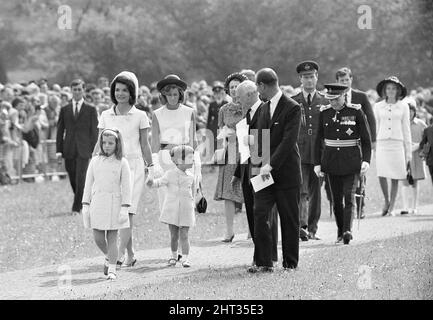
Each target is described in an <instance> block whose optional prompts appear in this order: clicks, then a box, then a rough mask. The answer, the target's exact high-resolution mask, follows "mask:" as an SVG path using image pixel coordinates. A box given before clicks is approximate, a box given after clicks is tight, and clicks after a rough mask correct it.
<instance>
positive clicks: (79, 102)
mask: <svg viewBox="0 0 433 320" xmlns="http://www.w3.org/2000/svg"><path fill="white" fill-rule="evenodd" d="M72 101H75V100H74V99H72ZM83 102H84V98H81V99H80V100H78V101H75V103H78V105H82V104H83Z"/></svg>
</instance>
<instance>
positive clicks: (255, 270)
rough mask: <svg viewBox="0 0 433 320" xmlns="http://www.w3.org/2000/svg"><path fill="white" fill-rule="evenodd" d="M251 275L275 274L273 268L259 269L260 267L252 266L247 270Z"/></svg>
mask: <svg viewBox="0 0 433 320" xmlns="http://www.w3.org/2000/svg"><path fill="white" fill-rule="evenodd" d="M247 271H248V272H249V273H257V272H274V268H273V267H258V266H251V267H249V268H248V269H247Z"/></svg>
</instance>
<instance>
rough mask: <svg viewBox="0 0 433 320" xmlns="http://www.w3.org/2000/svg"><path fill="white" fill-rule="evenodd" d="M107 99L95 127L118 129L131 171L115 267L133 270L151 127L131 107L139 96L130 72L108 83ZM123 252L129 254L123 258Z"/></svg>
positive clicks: (125, 72) (141, 112)
mask: <svg viewBox="0 0 433 320" xmlns="http://www.w3.org/2000/svg"><path fill="white" fill-rule="evenodd" d="M110 97H111V100H112V102H113V104H114V105H113V107H112V108H110V109H108V110H105V111H103V112H102V113H101V116H100V117H99V124H98V128H99V131H100V132H101V131H102V130H103V129H105V128H117V129H119V131H120V133H121V134H122V136H123V141H124V147H125V149H124V156H125V158H126V159H127V160H128V164H129V167H130V169H131V183H132V203H131V206H130V207H129V222H130V227H129V228H127V229H121V230H120V232H119V234H120V244H119V261H118V264H120V265H121V264H123V265H124V266H126V267H132V266H134V264H135V263H136V262H137V259H135V257H134V249H133V244H132V228H133V217H134V215H135V214H137V208H138V203H139V201H140V197H141V194H142V192H143V187H144V181H145V163H144V162H145V161H146V163H147V164H149V166H150V164H151V163H152V152H151V149H150V144H149V140H148V131H149V128H150V124H149V119H148V118H147V114H146V112H144V111H141V110H138V109H137V108H136V107H135V106H134V105H135V103H136V102H137V97H138V79H137V77H136V76H135V74H134V73H132V72H129V71H123V72H121V73H119V74H118V75H117V76H116V77H115V78H114V79H113V81H112V82H111V85H110ZM95 148H96V146H95ZM143 157H144V159H143ZM150 172H151V171H150ZM125 249H126V251H127V253H128V255H127V257H126V258H125V257H124V254H125Z"/></svg>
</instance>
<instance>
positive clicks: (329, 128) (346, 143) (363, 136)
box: [314, 83, 371, 244]
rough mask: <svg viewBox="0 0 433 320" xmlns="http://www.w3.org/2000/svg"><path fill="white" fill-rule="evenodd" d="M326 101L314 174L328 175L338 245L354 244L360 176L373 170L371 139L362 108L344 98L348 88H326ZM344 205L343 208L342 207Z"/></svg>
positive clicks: (316, 151) (321, 114)
mask: <svg viewBox="0 0 433 320" xmlns="http://www.w3.org/2000/svg"><path fill="white" fill-rule="evenodd" d="M325 88H326V89H327V90H328V91H327V93H326V94H325V98H326V99H328V100H329V101H330V104H329V105H326V106H323V107H322V108H321V112H320V116H319V131H318V139H317V141H316V145H315V167H314V172H315V173H316V174H317V176H318V177H320V176H323V175H324V174H325V173H326V174H328V178H329V182H330V187H331V192H332V196H333V202H334V214H335V220H336V222H337V227H338V233H337V243H339V242H342V241H343V242H344V244H349V242H350V240H352V238H353V237H352V232H351V227H352V219H353V211H354V209H355V206H356V205H355V190H356V187H357V185H358V182H359V178H360V175H361V176H362V175H364V174H365V173H366V172H367V170H368V169H369V167H370V159H371V136H370V130H369V127H368V124H367V120H366V117H365V115H364V112H363V111H362V109H361V106H360V105H356V104H348V103H346V99H345V96H344V94H345V93H346V92H347V90H348V88H349V87H348V86H345V85H342V84H338V83H335V84H327V85H325ZM343 203H344V204H343Z"/></svg>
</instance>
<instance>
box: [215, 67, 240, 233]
mask: <svg viewBox="0 0 433 320" xmlns="http://www.w3.org/2000/svg"><path fill="white" fill-rule="evenodd" d="M244 80H247V77H246V76H244V75H242V74H240V73H233V74H231V75H229V76H228V77H227V79H226V81H225V85H224V88H225V91H226V93H228V94H229V95H230V96H231V97H232V99H233V101H232V102H229V103H227V104H225V105H223V106H222V107H221V109H220V110H219V113H218V127H219V129H220V133H219V135H218V136H219V137H221V139H222V140H223V146H225V147H226V150H227V151H226V160H227V161H226V164H224V165H222V166H220V168H219V173H218V182H217V186H216V190H215V197H214V199H215V200H217V201H219V200H224V201H225V203H224V209H225V215H226V228H227V229H226V235H225V238H224V240H223V242H232V241H233V238H234V236H235V233H234V230H233V221H234V216H235V212H236V204H238V205H239V204H240V205H241V204H242V203H243V201H244V200H243V196H242V190H241V186H240V184H236V185H235V187H234V188H233V187H232V185H231V183H230V181H231V179H232V177H233V174H234V172H235V171H236V164H237V161H238V159H239V152H238V145H237V142H236V124H237V123H238V122H239V121H241V120H242V118H243V112H242V106H241V105H240V104H238V103H237V102H236V97H235V94H236V88H237V86H238V85H239V83H241V82H242V81H244Z"/></svg>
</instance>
